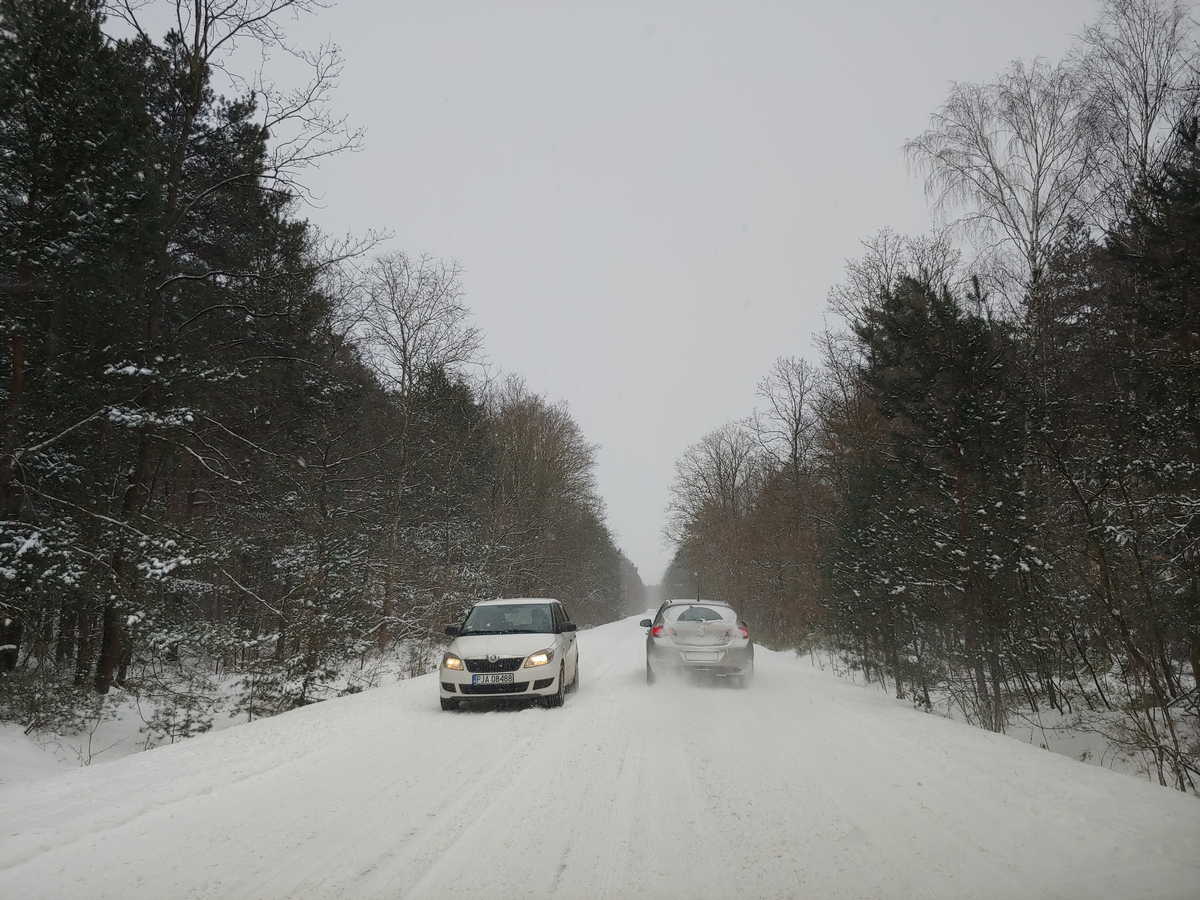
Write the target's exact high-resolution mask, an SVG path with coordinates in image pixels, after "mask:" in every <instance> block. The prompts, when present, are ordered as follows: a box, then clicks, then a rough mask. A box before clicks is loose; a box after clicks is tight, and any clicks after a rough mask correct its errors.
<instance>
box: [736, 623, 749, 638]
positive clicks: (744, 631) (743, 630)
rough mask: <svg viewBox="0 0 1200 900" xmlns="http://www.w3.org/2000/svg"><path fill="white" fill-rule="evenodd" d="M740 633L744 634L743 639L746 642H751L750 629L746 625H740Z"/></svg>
mask: <svg viewBox="0 0 1200 900" xmlns="http://www.w3.org/2000/svg"><path fill="white" fill-rule="evenodd" d="M738 631H740V632H741V633H742V637H744V638H745V639H746V640H750V629H749V628H747V627H746V626H745V625H739V626H738Z"/></svg>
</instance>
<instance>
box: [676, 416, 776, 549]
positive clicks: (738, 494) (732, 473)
mask: <svg viewBox="0 0 1200 900" xmlns="http://www.w3.org/2000/svg"><path fill="white" fill-rule="evenodd" d="M756 462H757V453H756V442H755V439H754V437H753V436H752V435H751V434H750V433H749V431H748V430H747V429H746V428H745V427H744V426H743V425H741V424H738V423H730V424H728V425H723V426H722V427H720V428H718V429H716V430H715V431H711V432H709V433H708V434H706V435H705V436H704V437H703V438H702V439H701V440H700V441H699V442H698V443H696V444H693V445H692V446H691V447H689V448H688V449H687V450H686V451H684V454H683V456H682V457H680V459H679V461H678V462H676V463H675V481H674V483H673V484H672V485H671V502H670V506H669V508H668V516H669V519H668V525H667V536H668V537H669V538H670V539H671V540H675V541H678V540H680V539H681V538H682V537H683V536H684V535H685V534H687V533H688V532H689V531H694V530H696V529H695V526H696V524H698V523H700V522H702V521H703V520H704V519H705V517H706V516H707V515H708V514H710V513H715V514H717V515H719V516H720V517H721V519H722V520H724V521H729V520H732V519H736V518H737V517H739V516H741V515H744V514H745V513H746V512H747V510H748V507H749V504H750V500H751V498H752V496H753V490H752V485H753V483H754V479H755V478H756V476H757V474H758V473H757V471H756V468H757V467H756Z"/></svg>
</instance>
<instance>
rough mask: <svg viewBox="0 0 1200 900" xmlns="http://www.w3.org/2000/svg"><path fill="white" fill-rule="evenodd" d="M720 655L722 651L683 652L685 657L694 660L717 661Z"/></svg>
mask: <svg viewBox="0 0 1200 900" xmlns="http://www.w3.org/2000/svg"><path fill="white" fill-rule="evenodd" d="M720 657H721V654H720V653H697V652H692V653H685V654H683V658H684V659H688V660H692V661H693V662H716V661H717V660H718V659H720Z"/></svg>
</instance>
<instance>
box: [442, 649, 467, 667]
mask: <svg viewBox="0 0 1200 900" xmlns="http://www.w3.org/2000/svg"><path fill="white" fill-rule="evenodd" d="M442 665H443V666H445V667H446V668H447V669H454V670H455V671H456V672H461V671H462V670H463V669H464V668H466V667H465V666H464V665H463V661H462V660H461V659H459V658H458V657H457V656H455V655H454V654H453V653H447V654H446V655H445V656H443V657H442Z"/></svg>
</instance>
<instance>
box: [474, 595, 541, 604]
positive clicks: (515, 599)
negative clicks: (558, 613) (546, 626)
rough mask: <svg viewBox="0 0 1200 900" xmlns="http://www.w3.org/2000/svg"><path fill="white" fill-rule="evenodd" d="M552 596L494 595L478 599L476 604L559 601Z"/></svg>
mask: <svg viewBox="0 0 1200 900" xmlns="http://www.w3.org/2000/svg"><path fill="white" fill-rule="evenodd" d="M559 602H560V601H558V600H557V599H556V598H554V597H496V598H494V599H492V600H480V601H479V602H478V603H476V604H475V605H476V606H505V605H507V604H510V603H559Z"/></svg>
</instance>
